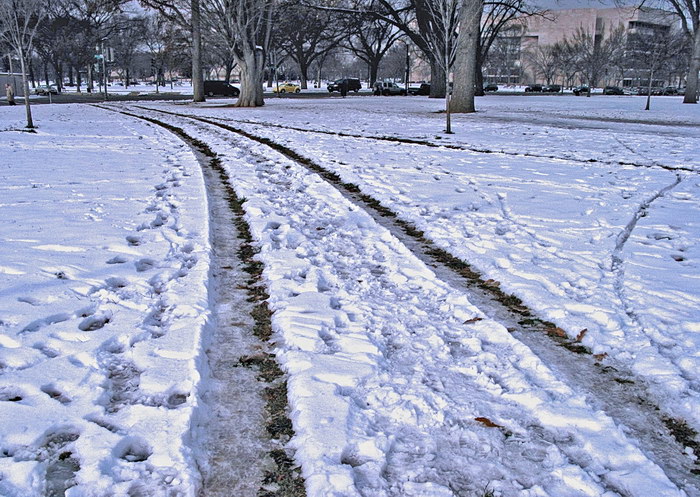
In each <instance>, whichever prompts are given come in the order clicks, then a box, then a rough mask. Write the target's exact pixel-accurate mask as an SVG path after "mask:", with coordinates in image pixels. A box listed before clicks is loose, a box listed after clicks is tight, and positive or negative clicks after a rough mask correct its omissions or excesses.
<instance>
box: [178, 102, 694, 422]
mask: <svg viewBox="0 0 700 497" xmlns="http://www.w3.org/2000/svg"><path fill="white" fill-rule="evenodd" d="M377 100H379V101H375V99H374V98H372V99H367V98H356V99H351V100H350V101H348V102H343V101H342V100H338V99H334V100H329V101H314V102H313V105H309V103H307V102H293V103H290V102H287V103H280V104H279V105H278V104H277V102H275V101H268V106H267V107H265V108H262V109H258V110H255V111H252V112H248V111H246V112H245V115H243V113H242V112H240V111H239V110H237V109H207V110H206V111H204V110H202V109H198V110H197V111H196V113H197V114H201V115H208V116H216V117H220V118H222V119H227V120H228V119H232V120H237V121H243V122H244V123H249V124H243V123H241V122H238V123H236V125H238V126H241V127H243V128H245V129H247V130H250V131H252V132H254V133H256V134H258V135H260V136H266V137H269V138H273V139H274V140H276V141H278V142H280V143H284V144H286V145H288V146H290V147H291V148H293V149H295V150H298V151H300V152H301V153H302V154H303V155H305V156H307V157H311V158H314V159H315V160H316V161H317V162H318V163H319V164H321V165H323V166H324V167H327V168H329V169H332V170H334V171H336V172H338V173H339V174H340V175H341V176H342V177H343V179H344V180H345V181H348V182H353V183H356V184H358V185H360V186H361V188H362V189H363V190H364V191H365V192H367V193H369V194H371V195H373V196H375V197H376V198H378V199H379V200H381V201H382V202H383V203H384V204H385V205H387V206H389V207H390V208H391V209H392V210H394V211H395V212H397V213H399V214H400V216H401V217H403V218H404V219H406V220H409V221H412V222H413V223H415V224H416V225H417V227H418V228H420V229H421V230H423V231H425V232H426V233H427V234H428V236H429V237H430V238H431V239H433V240H435V241H436V242H437V243H439V244H440V245H441V246H442V247H443V248H445V249H446V250H448V251H450V252H452V253H453V254H455V255H457V256H458V257H460V258H462V259H463V260H465V261H468V262H470V263H472V264H474V265H475V266H476V267H477V268H478V269H479V270H480V271H481V272H482V273H483V274H484V276H485V278H490V279H494V280H497V281H499V282H500V283H501V287H502V288H503V289H505V290H507V291H508V292H510V293H513V294H515V295H517V296H519V297H520V298H522V299H523V300H524V301H525V303H526V304H527V305H528V306H530V307H532V308H534V309H535V310H537V311H538V313H540V314H541V315H542V316H543V317H545V318H547V319H549V320H552V321H554V322H556V323H557V324H558V325H559V326H561V327H562V328H563V329H565V330H566V331H567V332H568V333H569V334H570V335H571V336H572V337H576V336H577V335H578V334H579V333H581V331H582V330H584V329H585V330H587V331H586V333H585V335H584V336H583V343H584V344H585V345H588V346H590V347H591V348H592V349H593V350H594V352H595V353H605V354H608V355H609V356H610V357H613V358H615V359H617V360H619V361H621V362H622V363H625V364H627V365H628V366H629V367H630V368H631V369H632V370H634V371H635V372H637V373H638V374H640V375H641V376H642V377H644V378H646V379H647V380H648V381H650V382H651V383H652V385H653V386H654V389H655V392H656V394H657V395H658V396H659V399H664V400H663V401H662V404H663V405H665V406H668V407H669V408H672V409H673V410H680V412H682V413H683V417H684V418H685V419H688V420H692V421H693V425H694V426H695V427H696V429H697V430H700V379H699V378H698V374H697V372H698V371H699V370H700V272H699V271H698V267H699V266H698V259H699V258H700V245H699V244H698V242H699V240H700V221H699V220H700V204H699V203H698V198H699V188H700V160H699V155H700V141H699V140H698V138H700V109H698V108H697V106H693V105H681V104H680V97H678V98H664V99H656V100H655V101H654V102H653V107H652V108H653V109H654V111H653V112H646V111H644V110H642V109H643V105H644V98H643V97H611V96H605V97H603V96H599V97H593V98H590V99H589V98H584V97H578V98H577V97H562V98H556V99H553V98H551V97H527V98H518V97H498V96H493V97H486V98H484V99H479V100H478V104H480V109H481V112H479V113H478V114H476V115H474V116H454V117H453V119H454V121H455V122H454V123H453V126H454V129H455V134H454V135H445V134H442V133H440V131H441V130H442V129H444V126H443V120H444V115H441V114H435V113H434V112H435V111H436V110H438V109H439V108H440V104H438V103H436V102H433V101H430V100H428V99H421V100H419V101H416V100H415V99H412V98H411V97H404V98H393V99H392V98H386V97H377ZM380 101H381V102H380ZM338 108H342V111H340V110H336V109H338ZM188 111H189V112H192V111H191V110H188ZM431 111H432V112H431ZM339 116H342V118H341V117H339ZM253 123H256V124H253ZM265 124H274V125H275V126H274V127H270V126H265ZM280 124H281V125H282V126H286V127H291V128H296V129H291V130H290V129H286V128H285V127H279V126H277V125H280ZM299 129H303V130H308V131H309V132H299V131H298V130H299ZM314 130H324V131H334V132H340V133H346V134H353V135H363V136H367V137H383V136H389V137H406V138H412V139H419V140H425V141H427V142H429V143H433V144H449V145H453V146H457V147H462V148H463V150H454V149H448V148H432V147H427V146H425V145H412V144H406V143H397V142H392V141H384V142H382V141H377V140H372V139H365V138H355V137H349V136H336V135H327V134H322V133H314V132H313V131H314ZM483 151H494V152H499V151H500V152H504V153H484V152H483ZM566 159H568V160H566ZM591 160H594V161H595V162H589V161H591Z"/></svg>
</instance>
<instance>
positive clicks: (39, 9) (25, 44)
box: [0, 0, 46, 128]
mask: <svg viewBox="0 0 700 497" xmlns="http://www.w3.org/2000/svg"><path fill="white" fill-rule="evenodd" d="M45 14H46V9H44V4H43V3H42V2H41V1H40V0H0V37H2V39H3V40H4V41H5V42H6V43H7V44H8V45H9V46H10V47H12V49H13V50H14V51H15V53H17V56H18V57H19V61H20V67H21V68H22V87H23V90H24V91H23V92H24V108H25V110H26V113H27V128H33V127H34V121H33V120H32V109H31V106H30V104H29V80H28V79H27V71H28V64H29V57H30V55H31V53H32V47H33V43H34V36H35V35H36V31H37V29H38V27H39V24H40V23H41V21H42V19H43V18H44V16H45Z"/></svg>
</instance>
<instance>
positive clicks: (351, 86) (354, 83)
mask: <svg viewBox="0 0 700 497" xmlns="http://www.w3.org/2000/svg"><path fill="white" fill-rule="evenodd" d="M343 81H347V83H348V91H354V92H355V93H357V92H358V91H360V90H361V89H362V83H361V82H360V80H359V79H357V78H341V79H336V80H335V81H333V82H332V83H330V84H329V85H328V87H327V88H328V91H329V92H330V93H333V92H334V91H337V92H340V87H341V85H342V84H343Z"/></svg>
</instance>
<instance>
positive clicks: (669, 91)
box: [664, 86, 678, 95]
mask: <svg viewBox="0 0 700 497" xmlns="http://www.w3.org/2000/svg"><path fill="white" fill-rule="evenodd" d="M664 95H678V88H676V87H675V86H667V87H666V88H664Z"/></svg>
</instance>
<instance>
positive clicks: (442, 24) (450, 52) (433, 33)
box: [426, 0, 473, 133]
mask: <svg viewBox="0 0 700 497" xmlns="http://www.w3.org/2000/svg"><path fill="white" fill-rule="evenodd" d="M429 8H430V11H431V15H430V19H431V22H432V23H433V26H432V27H431V29H430V30H428V31H427V40H426V41H427V44H428V48H429V50H430V53H431V54H433V57H434V63H435V64H436V65H438V66H439V67H440V69H441V70H442V73H443V74H444V78H445V81H447V82H448V84H449V80H450V72H451V71H452V65H453V64H454V61H455V55H456V53H457V36H456V34H457V33H458V32H459V22H460V19H461V14H462V0H434V1H433V2H431V3H430V5H429ZM472 70H473V68H472ZM472 93H473V90H472ZM450 96H451V95H450V92H449V91H446V92H445V116H446V117H445V133H452V122H451V116H450V112H451V109H450V107H451V106H450ZM472 98H473V95H472Z"/></svg>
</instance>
